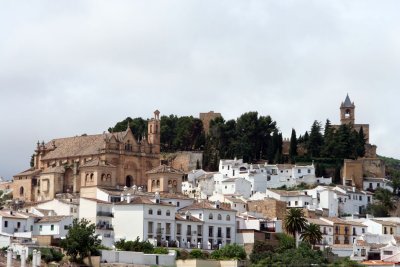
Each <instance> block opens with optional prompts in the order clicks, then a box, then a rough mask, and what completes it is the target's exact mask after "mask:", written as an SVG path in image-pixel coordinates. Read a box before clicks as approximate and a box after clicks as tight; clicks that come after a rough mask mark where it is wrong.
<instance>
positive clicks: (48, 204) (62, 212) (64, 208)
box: [31, 198, 79, 218]
mask: <svg viewBox="0 0 400 267" xmlns="http://www.w3.org/2000/svg"><path fill="white" fill-rule="evenodd" d="M33 208H36V209H39V210H43V211H44V210H52V211H54V212H55V215H59V216H73V217H74V218H78V217H79V214H78V212H79V199H74V198H66V199H57V198H55V199H52V200H48V201H43V202H39V203H37V204H36V205H34V206H33ZM31 212H33V213H34V211H33V210H31Z"/></svg>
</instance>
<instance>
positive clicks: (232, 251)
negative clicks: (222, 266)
mask: <svg viewBox="0 0 400 267" xmlns="http://www.w3.org/2000/svg"><path fill="white" fill-rule="evenodd" d="M246 257H247V255H246V251H245V250H244V248H243V247H242V246H239V245H237V244H231V245H226V246H225V247H223V248H221V249H219V250H215V251H213V252H212V253H211V258H212V259H215V260H230V259H235V260H245V259H246Z"/></svg>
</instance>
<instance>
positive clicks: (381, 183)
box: [363, 177, 393, 192]
mask: <svg viewBox="0 0 400 267" xmlns="http://www.w3.org/2000/svg"><path fill="white" fill-rule="evenodd" d="M363 188H364V190H368V191H375V190H376V189H378V188H384V189H387V190H389V191H390V192H393V187H392V186H391V185H390V180H388V179H386V178H374V177H365V178H364V179H363Z"/></svg>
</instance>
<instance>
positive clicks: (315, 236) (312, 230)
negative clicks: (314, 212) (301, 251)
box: [300, 223, 322, 246]
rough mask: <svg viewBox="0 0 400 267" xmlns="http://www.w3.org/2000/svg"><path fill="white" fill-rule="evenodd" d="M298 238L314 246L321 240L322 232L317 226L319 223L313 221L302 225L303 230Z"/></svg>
mask: <svg viewBox="0 0 400 267" xmlns="http://www.w3.org/2000/svg"><path fill="white" fill-rule="evenodd" d="M300 238H301V239H302V240H303V241H305V242H307V243H309V244H310V245H312V246H315V245H316V244H317V243H320V242H321V240H322V233H321V230H320V228H319V225H317V224H314V223H310V224H308V225H306V226H305V227H304V230H303V232H302V233H301V236H300Z"/></svg>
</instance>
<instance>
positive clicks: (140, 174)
mask: <svg viewBox="0 0 400 267" xmlns="http://www.w3.org/2000/svg"><path fill="white" fill-rule="evenodd" d="M159 116H160V112H159V111H158V110H156V111H155V112H154V117H153V118H152V119H151V120H149V121H148V132H147V137H143V138H142V139H141V140H139V139H138V138H137V137H136V136H134V135H133V133H132V131H131V129H130V128H129V125H128V127H127V129H126V131H123V132H116V133H103V134H97V135H86V134H84V135H81V136H74V137H67V138H59V139H53V140H51V141H50V142H48V143H44V142H42V143H39V142H38V143H37V146H36V150H35V154H34V166H33V167H32V168H30V169H28V170H26V171H23V172H21V173H19V174H17V175H14V181H13V186H12V187H13V192H14V193H13V195H14V199H19V200H23V201H26V202H31V201H45V200H51V199H53V198H54V197H55V196H56V194H60V193H71V194H73V193H79V192H80V190H81V188H84V187H96V186H110V187H111V186H112V187H118V186H121V188H122V187H124V186H127V187H131V186H133V185H136V186H142V187H143V188H147V179H148V178H147V176H148V173H147V172H148V171H150V170H152V169H153V168H155V167H157V166H159V165H160V118H159Z"/></svg>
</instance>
